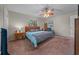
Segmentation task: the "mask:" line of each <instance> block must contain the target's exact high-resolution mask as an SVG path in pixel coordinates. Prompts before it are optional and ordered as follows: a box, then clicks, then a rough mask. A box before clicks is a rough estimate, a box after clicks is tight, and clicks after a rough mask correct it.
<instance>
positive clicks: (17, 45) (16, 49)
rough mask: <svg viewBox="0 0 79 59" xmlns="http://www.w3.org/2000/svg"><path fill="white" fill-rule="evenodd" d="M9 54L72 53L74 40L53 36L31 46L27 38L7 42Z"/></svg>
mask: <svg viewBox="0 0 79 59" xmlns="http://www.w3.org/2000/svg"><path fill="white" fill-rule="evenodd" d="M8 52H9V53H10V54H11V55H71V54H74V40H73V39H68V38H65V37H62V36H55V37H53V38H51V39H49V40H46V41H44V42H42V43H40V44H39V45H38V47H37V48H33V46H32V44H31V43H30V42H29V41H28V40H27V39H22V40H16V41H10V42H8Z"/></svg>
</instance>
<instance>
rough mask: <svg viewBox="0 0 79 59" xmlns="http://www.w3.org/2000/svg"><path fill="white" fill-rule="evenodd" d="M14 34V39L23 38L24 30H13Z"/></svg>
mask: <svg viewBox="0 0 79 59" xmlns="http://www.w3.org/2000/svg"><path fill="white" fill-rule="evenodd" d="M14 36H15V40H19V39H25V32H15V33H14Z"/></svg>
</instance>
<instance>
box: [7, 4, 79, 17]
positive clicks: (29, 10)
mask: <svg viewBox="0 0 79 59" xmlns="http://www.w3.org/2000/svg"><path fill="white" fill-rule="evenodd" d="M46 6H47V4H10V5H7V7H8V10H9V11H14V12H19V13H23V14H27V15H31V16H39V14H40V10H42V9H43V8H44V7H46ZM48 6H49V7H50V8H54V14H55V15H61V14H65V13H71V12H74V11H77V6H78V5H77V4H48Z"/></svg>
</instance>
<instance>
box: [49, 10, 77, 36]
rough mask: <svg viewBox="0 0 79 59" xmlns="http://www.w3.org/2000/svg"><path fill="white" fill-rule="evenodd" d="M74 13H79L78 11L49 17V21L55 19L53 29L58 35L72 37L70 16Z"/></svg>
mask: <svg viewBox="0 0 79 59" xmlns="http://www.w3.org/2000/svg"><path fill="white" fill-rule="evenodd" d="M72 15H77V11H75V12H72V13H69V14H63V15H59V16H54V17H52V18H50V19H49V21H48V22H52V21H53V26H54V27H53V29H54V31H55V33H56V35H61V36H65V37H70V16H72Z"/></svg>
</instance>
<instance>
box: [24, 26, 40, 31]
mask: <svg viewBox="0 0 79 59" xmlns="http://www.w3.org/2000/svg"><path fill="white" fill-rule="evenodd" d="M31 29H40V27H39V26H25V32H28V31H31Z"/></svg>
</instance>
